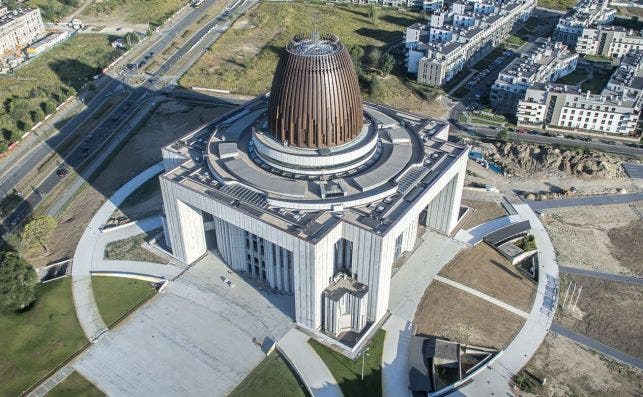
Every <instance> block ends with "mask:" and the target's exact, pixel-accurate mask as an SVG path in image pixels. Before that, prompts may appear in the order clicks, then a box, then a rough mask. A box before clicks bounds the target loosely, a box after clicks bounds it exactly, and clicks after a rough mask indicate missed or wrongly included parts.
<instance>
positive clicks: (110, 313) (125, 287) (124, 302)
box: [92, 276, 155, 327]
mask: <svg viewBox="0 0 643 397" xmlns="http://www.w3.org/2000/svg"><path fill="white" fill-rule="evenodd" d="M92 288H93V289H94V297H95V298H96V304H97V305H98V311H99V312H100V315H101V317H103V320H104V321H105V324H107V325H108V326H109V327H111V326H112V325H114V323H116V322H117V321H118V320H119V319H121V317H123V316H124V315H125V314H127V313H128V312H129V311H130V310H131V309H133V308H134V307H136V306H137V305H139V304H140V303H141V302H143V301H145V300H147V299H148V298H150V297H151V296H152V295H154V293H155V290H154V288H153V287H152V284H150V283H149V282H147V281H141V280H135V279H131V278H121V277H106V276H94V277H92Z"/></svg>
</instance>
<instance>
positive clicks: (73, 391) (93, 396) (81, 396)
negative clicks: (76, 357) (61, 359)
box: [47, 372, 105, 397]
mask: <svg viewBox="0 0 643 397" xmlns="http://www.w3.org/2000/svg"><path fill="white" fill-rule="evenodd" d="M104 395H105V393H103V392H102V391H100V390H99V389H97V388H96V386H94V385H92V384H91V383H90V382H89V381H88V380H87V379H85V378H83V377H82V376H81V375H80V374H79V373H78V372H73V373H72V374H71V375H69V376H68V377H66V378H65V380H63V381H62V382H60V383H59V384H58V385H57V386H56V387H54V388H53V389H51V391H50V392H49V393H47V397H72V396H73V397H102V396H104Z"/></svg>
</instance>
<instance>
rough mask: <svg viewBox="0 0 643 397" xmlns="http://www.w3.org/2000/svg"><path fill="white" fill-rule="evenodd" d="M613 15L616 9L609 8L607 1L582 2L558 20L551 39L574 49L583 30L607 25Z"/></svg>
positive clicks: (591, 0)
mask: <svg viewBox="0 0 643 397" xmlns="http://www.w3.org/2000/svg"><path fill="white" fill-rule="evenodd" d="M615 14H616V9H612V8H609V0H582V1H581V2H580V3H578V4H577V5H576V6H575V7H574V8H572V9H571V10H569V12H568V13H567V15H565V16H564V17H561V18H560V19H559V20H558V24H557V25H556V28H555V29H554V33H553V34H552V38H553V39H554V40H555V41H560V42H562V43H563V44H566V45H568V46H569V47H570V48H572V49H575V48H576V43H577V42H578V39H579V38H580V37H583V30H584V29H585V28H589V27H596V26H601V25H607V24H609V23H610V22H612V21H613V20H614V15H615Z"/></svg>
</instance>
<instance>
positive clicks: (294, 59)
mask: <svg viewBox="0 0 643 397" xmlns="http://www.w3.org/2000/svg"><path fill="white" fill-rule="evenodd" d="M269 113H270V117H269V126H270V131H271V132H272V133H273V134H274V136H275V137H276V138H277V139H278V140H280V141H282V142H284V141H287V142H288V144H289V145H291V146H298V147H305V148H324V147H332V146H338V145H342V144H344V143H346V142H349V141H351V140H352V139H353V138H355V137H356V136H357V135H359V133H360V132H361V130H362V95H361V93H360V90H359V82H358V80H357V74H356V73H355V68H354V66H353V62H352V61H351V57H350V54H349V53H348V51H347V50H346V47H344V45H343V44H342V42H341V41H339V39H338V38H337V36H335V35H326V36H322V37H317V35H316V34H315V33H313V35H312V36H296V37H295V38H293V39H292V41H291V42H290V43H289V44H288V45H287V46H286V51H284V53H283V55H282V56H281V58H280V59H279V63H278V64H277V70H276V72H275V77H274V78H273V80H272V89H271V91H270V106H269Z"/></svg>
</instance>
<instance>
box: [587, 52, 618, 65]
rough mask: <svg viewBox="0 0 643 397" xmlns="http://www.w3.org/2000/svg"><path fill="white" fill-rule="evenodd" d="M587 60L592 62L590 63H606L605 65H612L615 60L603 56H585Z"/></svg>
mask: <svg viewBox="0 0 643 397" xmlns="http://www.w3.org/2000/svg"><path fill="white" fill-rule="evenodd" d="M583 58H585V60H587V61H590V62H604V63H612V61H613V59H612V58H610V57H604V56H602V55H589V54H588V55H585V56H583Z"/></svg>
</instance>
